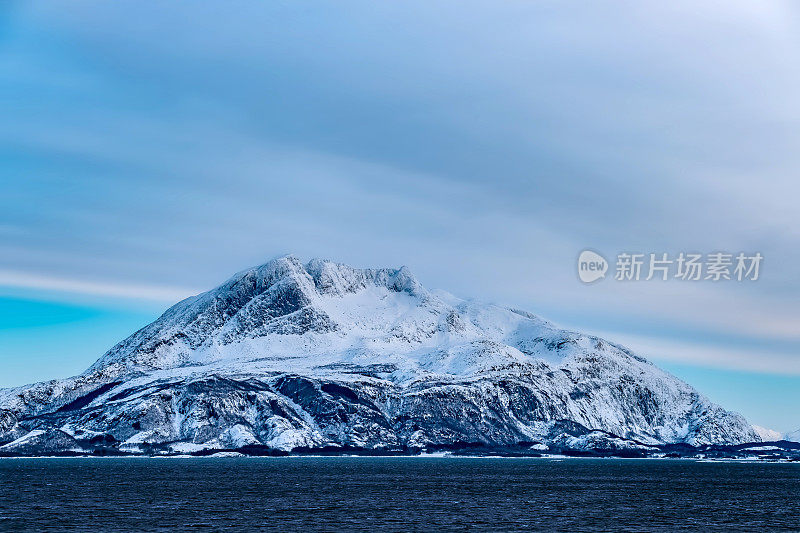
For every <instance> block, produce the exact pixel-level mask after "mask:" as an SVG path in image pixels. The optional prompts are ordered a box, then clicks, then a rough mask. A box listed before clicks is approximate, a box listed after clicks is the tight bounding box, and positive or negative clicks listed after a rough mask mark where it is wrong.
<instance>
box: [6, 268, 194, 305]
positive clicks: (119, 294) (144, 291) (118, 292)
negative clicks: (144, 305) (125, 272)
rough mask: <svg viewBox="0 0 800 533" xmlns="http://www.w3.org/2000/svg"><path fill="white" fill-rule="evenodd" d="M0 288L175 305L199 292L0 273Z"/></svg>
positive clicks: (7, 271) (153, 286)
mask: <svg viewBox="0 0 800 533" xmlns="http://www.w3.org/2000/svg"><path fill="white" fill-rule="evenodd" d="M0 286H6V287H13V288H27V289H35V290H45V291H58V292H67V293H73V294H81V295H92V296H103V297H114V298H127V299H132V300H149V301H154V302H164V303H175V302H177V301H179V300H182V299H184V298H187V297H189V296H192V295H194V294H197V293H198V292H200V291H197V290H193V289H187V288H179V287H166V286H157V285H137V284H128V283H114V282H107V283H103V282H95V281H85V280H79V279H68V278H60V277H53V276H47V275H37V274H30V273H26V272H15V271H12V270H0Z"/></svg>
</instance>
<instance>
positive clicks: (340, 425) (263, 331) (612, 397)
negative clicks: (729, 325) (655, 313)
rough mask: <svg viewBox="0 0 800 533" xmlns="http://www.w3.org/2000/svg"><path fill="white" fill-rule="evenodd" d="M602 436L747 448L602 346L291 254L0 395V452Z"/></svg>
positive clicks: (720, 423)
mask: <svg viewBox="0 0 800 533" xmlns="http://www.w3.org/2000/svg"><path fill="white" fill-rule="evenodd" d="M597 432H600V433H597ZM606 434H607V435H609V436H610V437H608V438H612V437H613V438H621V439H627V440H629V441H630V442H636V443H640V444H642V445H648V444H652V445H658V444H672V443H687V444H691V445H702V444H739V443H743V442H753V441H759V440H760V439H759V437H758V435H757V434H756V433H755V431H754V430H753V428H752V427H751V426H750V425H749V424H748V423H747V422H746V420H745V419H744V418H743V417H741V415H738V414H736V413H731V412H728V411H726V410H724V409H723V408H721V407H719V406H717V405H715V404H713V403H712V402H710V401H709V400H708V399H707V398H705V397H704V396H702V395H701V394H700V393H698V392H697V391H696V390H695V389H693V388H692V387H691V386H689V385H687V384H686V383H684V382H682V381H680V380H678V379H677V378H675V377H674V376H672V375H670V374H668V373H666V372H664V371H662V370H660V369H658V368H657V367H656V366H655V365H653V364H652V363H650V362H648V361H647V360H646V359H644V358H642V357H640V356H638V355H635V354H633V353H632V352H630V351H629V350H627V349H625V348H623V347H621V346H618V345H616V344H614V343H611V342H608V341H605V340H603V339H600V338H597V337H593V336H589V335H583V334H580V333H577V332H572V331H566V330H562V329H560V328H557V327H556V326H554V325H553V324H551V323H549V322H547V321H545V320H542V319H540V318H538V317H537V316H535V315H533V314H530V313H527V312H524V311H519V310H512V309H508V308H505V307H501V306H497V305H490V304H483V303H479V302H475V301H470V300H462V299H459V298H456V297H454V296H452V295H450V294H448V293H445V292H443V291H433V290H428V289H426V288H424V287H423V286H422V284H421V283H420V282H419V281H418V280H417V279H416V278H415V277H414V275H413V274H412V273H411V272H410V270H409V269H408V268H406V267H401V268H398V269H358V268H353V267H350V266H347V265H344V264H341V263H335V262H332V261H328V260H324V259H313V260H311V261H309V262H307V263H303V262H302V261H301V260H300V259H298V258H297V257H295V256H293V255H289V256H282V257H279V258H276V259H273V260H271V261H269V262H267V263H265V264H263V265H260V266H257V267H254V268H250V269H247V270H243V271H241V272H239V273H237V274H235V275H234V276H232V277H231V278H229V279H228V280H226V281H225V282H224V283H222V284H221V285H220V286H218V287H216V288H215V289H212V290H210V291H207V292H204V293H202V294H199V295H197V296H193V297H190V298H187V299H185V300H183V301H181V302H179V303H177V304H175V305H173V306H172V307H170V308H169V309H168V310H167V311H165V312H164V314H162V316H161V317H159V318H158V319H157V320H155V321H154V322H153V323H151V324H149V325H148V326H145V327H144V328H142V329H140V330H139V331H137V332H135V333H134V334H133V335H131V336H129V337H128V338H126V339H124V340H123V341H121V342H120V343H118V344H117V345H115V346H114V347H112V348H111V349H110V350H109V351H108V352H106V354H104V355H103V356H102V357H100V358H99V359H98V360H97V362H96V363H95V364H94V365H92V366H91V367H90V368H89V369H88V370H87V371H86V372H84V373H83V374H81V375H79V376H76V377H74V378H69V379H67V380H55V381H50V382H44V383H39V384H34V385H31V386H27V387H20V388H16V389H6V390H0V451H2V450H4V449H5V450H12V451H13V450H17V449H28V448H31V449H34V450H35V449H45V448H47V446H50V447H56V448H59V447H61V448H63V447H65V446H66V447H69V446H73V447H77V448H81V447H83V448H85V447H86V444H85V443H86V442H87V441H88V442H91V441H92V439H95V440H99V441H101V442H103V443H104V445H107V446H110V447H112V448H114V449H118V450H123V451H129V452H145V451H147V450H151V449H154V447H156V448H161V449H167V450H172V451H181V450H183V451H187V450H188V451H197V450H205V449H212V450H213V449H223V448H236V447H240V446H248V445H259V446H265V447H269V448H275V449H279V450H287V451H288V450H291V449H293V448H296V447H305V448H315V447H323V446H331V445H338V446H355V447H359V448H367V449H387V448H397V447H403V448H424V447H426V446H441V445H451V444H454V443H459V442H460V443H465V442H466V443H470V442H474V443H483V444H490V445H507V444H514V443H519V442H534V443H539V445H542V446H547V445H553V444H554V443H556V444H559V445H564V443H567V444H568V445H569V446H572V447H581V446H583V447H592V446H596V445H599V444H597V440H598V439H600V440H602V442H603V444H602V445H604V446H605V445H609V442H610V441H609V440H608V438H607V437H604V436H598V435H606ZM20 439H21V440H20ZM26 447H27V448H26Z"/></svg>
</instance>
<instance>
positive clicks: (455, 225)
mask: <svg viewBox="0 0 800 533" xmlns="http://www.w3.org/2000/svg"><path fill="white" fill-rule="evenodd" d="M664 4H667V3H663V2H592V3H589V4H586V3H582V4H580V5H579V4H575V3H571V2H566V3H564V2H546V1H545V2H517V1H504V2H471V1H467V2H461V1H460V2H449V1H440V2H414V1H412V2H402V3H374V2H310V3H299V4H296V3H289V2H268V3H253V2H224V3H223V2H202V3H194V4H192V5H191V6H188V5H187V4H184V3H175V4H168V3H161V2H150V1H144V2H142V1H137V2H135V3H134V2H127V1H120V2H113V3H108V2H93V1H83V0H80V1H71V2H58V1H57V2H46V3H45V2H24V3H23V2H4V3H3V4H2V5H0V116H2V120H0V161H2V164H0V184H1V185H2V187H1V188H0V190H1V191H2V192H1V193H0V387H8V386H16V385H22V384H24V383H29V382H33V381H40V380H44V379H52V378H57V377H66V376H69V375H74V374H76V373H79V372H82V371H83V370H84V369H86V368H87V367H88V366H89V365H90V364H91V363H92V362H93V361H94V360H95V359H97V358H98V357H99V356H100V355H102V353H103V352H104V351H105V350H107V349H108V348H109V347H110V346H111V345H113V344H114V343H115V342H116V341H118V340H121V339H122V338H124V337H126V336H127V335H128V334H130V333H132V332H133V331H135V330H136V329H138V328H139V327H142V326H144V325H146V324H147V323H148V322H150V321H151V320H153V319H154V318H156V317H157V316H158V315H159V314H160V313H161V312H162V311H163V310H164V309H166V307H168V306H169V305H170V304H172V303H174V302H175V301H177V300H179V299H181V298H183V297H185V296H188V295H191V294H196V293H197V292H200V291H203V290H207V289H209V288H212V287H214V286H216V285H218V284H219V283H221V282H222V281H224V280H225V279H227V278H228V277H229V276H230V275H231V274H233V273H234V272H237V271H239V270H242V269H243V268H246V267H249V266H252V265H256V264H260V263H263V262H265V261H266V260H268V259H270V258H272V257H274V256H276V255H281V254H286V253H294V254H296V255H298V256H300V257H302V258H306V259H310V258H312V257H325V258H329V259H333V260H336V261H340V262H344V263H348V264H351V265H354V266H363V267H368V266H370V267H371V266H393V267H399V266H401V265H407V266H408V267H409V268H411V270H412V271H413V272H414V273H415V275H416V276H417V277H418V278H419V279H420V281H421V282H422V283H423V284H424V285H425V286H427V287H430V288H440V289H444V290H447V291H449V292H452V293H454V294H456V295H459V296H462V297H470V298H476V299H480V300H486V301H492V302H497V303H502V304H506V305H510V306H514V307H520V308H523V309H527V310H529V311H531V312H534V313H537V314H539V315H541V316H543V317H545V318H547V319H550V320H552V321H554V322H556V323H558V324H561V325H563V326H565V327H569V328H574V329H578V330H581V331H586V332H590V333H595V334H599V335H602V336H604V337H606V338H608V339H611V340H615V341H618V342H621V343H623V344H625V345H627V346H629V347H631V348H632V349H634V350H636V351H637V352H638V353H640V354H642V355H644V356H646V357H648V358H649V359H651V360H652V361H654V362H656V363H657V364H658V365H659V366H661V367H663V368H665V369H667V370H669V371H670V372H673V373H674V374H676V375H677V376H679V377H681V378H683V379H685V380H686V381H688V382H689V383H691V384H692V385H694V386H695V387H697V388H698V389H699V390H700V391H701V392H703V393H705V394H706V395H708V396H709V397H710V398H711V399H712V400H714V401H717V402H719V403H721V404H722V405H723V406H725V407H727V408H729V409H734V410H737V411H739V412H741V413H743V414H744V415H745V416H746V417H748V419H749V420H750V421H751V422H753V423H756V424H759V425H762V426H765V427H770V428H773V429H776V430H779V431H790V430H793V429H797V428H800V410H798V409H796V406H797V405H799V404H800V279H798V275H797V273H798V265H799V264H800V210H798V208H797V203H798V198H799V197H800V179H798V171H799V170H800V100H798V98H797V94H800V8H798V7H797V4H794V5H793V4H792V3H791V2H778V1H770V0H765V1H762V2H757V3H756V2H738V1H727V2H703V3H697V2H669V3H668V4H669V5H664ZM584 249H592V250H596V251H598V252H600V253H602V254H603V255H604V256H605V257H606V258H608V259H609V260H611V261H612V262H613V259H614V258H615V257H616V255H617V254H618V253H620V252H623V251H637V252H642V253H659V254H660V253H669V254H671V255H676V254H678V253H679V252H682V251H683V252H689V251H696V252H701V253H711V252H716V251H727V252H730V253H738V252H740V251H745V252H748V253H754V252H759V253H761V254H762V255H763V257H764V260H763V264H762V268H761V272H760V276H759V279H758V280H757V281H746V282H735V281H732V282H721V283H713V282H711V281H698V282H681V281H678V280H670V281H666V282H658V281H652V282H645V281H640V282H628V283H625V282H615V281H614V280H613V279H610V276H609V277H608V278H607V279H604V280H601V281H599V282H597V283H593V284H590V285H586V284H583V283H581V282H580V281H579V279H578V277H577V275H576V258H577V256H578V254H579V253H580V252H581V251H582V250H584ZM612 268H613V266H612Z"/></svg>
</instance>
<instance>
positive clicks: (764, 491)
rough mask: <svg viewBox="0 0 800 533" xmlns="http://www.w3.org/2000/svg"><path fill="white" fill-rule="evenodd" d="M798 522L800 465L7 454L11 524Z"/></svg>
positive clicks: (747, 526) (793, 526) (690, 527)
mask: <svg viewBox="0 0 800 533" xmlns="http://www.w3.org/2000/svg"><path fill="white" fill-rule="evenodd" d="M222 529H233V530H241V531H253V530H262V531H263V530H275V531H378V532H387V531H444V530H447V531H464V530H475V531H549V530H552V531H612V530H614V531H800V464H796V463H793V464H786V463H783V464H772V463H731V462H696V461H689V460H668V459H665V460H646V459H645V460H635V459H544V458H530V459H520V458H513V459H502V458H450V457H437V458H432V457H417V458H400V457H321V458H314V457H280V458H159V459H154V458H124V459H112V458H57V459H2V460H0V530H2V531H172V530H184V531H185V530H212V531H213V530H222Z"/></svg>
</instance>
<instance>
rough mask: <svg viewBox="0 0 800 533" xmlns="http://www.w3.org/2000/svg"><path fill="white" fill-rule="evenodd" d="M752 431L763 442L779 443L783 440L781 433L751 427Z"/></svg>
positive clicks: (754, 426)
mask: <svg viewBox="0 0 800 533" xmlns="http://www.w3.org/2000/svg"><path fill="white" fill-rule="evenodd" d="M753 429H754V430H755V432H756V433H757V434H758V436H759V437H760V438H761V440H762V441H764V442H774V441H779V440H781V439H782V438H783V433H781V432H780V431H775V430H774V429H769V428H765V427H761V426H756V425H753Z"/></svg>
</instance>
